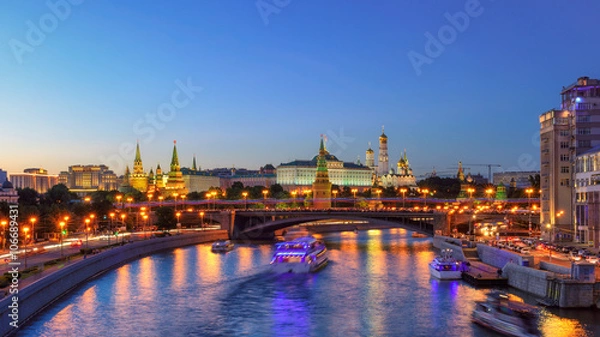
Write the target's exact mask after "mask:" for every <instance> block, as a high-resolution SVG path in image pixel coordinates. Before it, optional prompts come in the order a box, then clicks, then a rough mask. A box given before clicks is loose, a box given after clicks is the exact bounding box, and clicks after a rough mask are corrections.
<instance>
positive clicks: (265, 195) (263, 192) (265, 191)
mask: <svg viewBox="0 0 600 337" xmlns="http://www.w3.org/2000/svg"><path fill="white" fill-rule="evenodd" d="M262 194H263V196H264V197H265V198H264V199H265V200H267V194H269V190H263V191H262Z"/></svg>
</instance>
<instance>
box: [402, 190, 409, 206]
mask: <svg viewBox="0 0 600 337" xmlns="http://www.w3.org/2000/svg"><path fill="white" fill-rule="evenodd" d="M406 192H408V190H407V189H406V188H401V189H400V193H402V208H404V207H405V200H406V199H405V197H406Z"/></svg>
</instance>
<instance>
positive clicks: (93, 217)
mask: <svg viewBox="0 0 600 337" xmlns="http://www.w3.org/2000/svg"><path fill="white" fill-rule="evenodd" d="M90 219H92V228H94V234H96V214H93V213H92V214H90Z"/></svg>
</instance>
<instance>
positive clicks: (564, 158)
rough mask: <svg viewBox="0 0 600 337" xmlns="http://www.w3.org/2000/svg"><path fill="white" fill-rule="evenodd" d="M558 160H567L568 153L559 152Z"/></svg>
mask: <svg viewBox="0 0 600 337" xmlns="http://www.w3.org/2000/svg"><path fill="white" fill-rule="evenodd" d="M560 161H569V155H568V154H561V155H560Z"/></svg>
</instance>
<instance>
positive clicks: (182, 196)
mask: <svg viewBox="0 0 600 337" xmlns="http://www.w3.org/2000/svg"><path fill="white" fill-rule="evenodd" d="M185 198H187V195H185V194H182V195H181V209H183V210H185Z"/></svg>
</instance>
